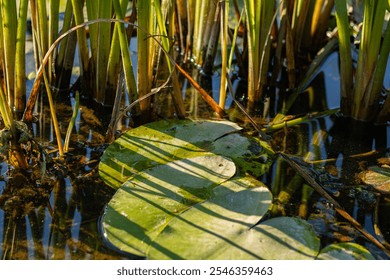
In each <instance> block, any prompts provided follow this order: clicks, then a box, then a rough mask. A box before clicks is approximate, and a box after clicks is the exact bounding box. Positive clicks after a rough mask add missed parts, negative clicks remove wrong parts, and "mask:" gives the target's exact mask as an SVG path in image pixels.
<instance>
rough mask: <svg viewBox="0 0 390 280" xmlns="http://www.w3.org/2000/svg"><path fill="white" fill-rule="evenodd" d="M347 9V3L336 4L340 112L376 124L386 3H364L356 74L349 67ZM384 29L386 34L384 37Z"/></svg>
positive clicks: (389, 36)
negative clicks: (339, 69) (338, 43)
mask: <svg viewBox="0 0 390 280" xmlns="http://www.w3.org/2000/svg"><path fill="white" fill-rule="evenodd" d="M346 5H347V3H346V1H344V0H336V11H337V12H336V15H337V26H338V29H339V34H340V36H339V40H340V56H341V60H340V68H341V81H342V84H341V91H342V98H343V100H342V101H343V102H342V104H341V110H342V112H343V113H344V115H346V116H350V117H352V118H353V119H356V120H362V121H376V120H378V118H379V116H381V115H382V114H383V111H382V112H381V110H383V109H381V106H380V102H381V100H382V99H383V97H382V96H381V89H382V86H383V79H384V74H385V71H386V66H387V63H388V57H389V50H390V32H389V28H390V27H389V24H388V22H387V23H386V25H385V13H386V10H387V9H388V8H389V3H386V1H380V0H367V1H363V5H364V16H363V22H362V28H361V33H360V43H359V50H358V60H357V65H356V72H355V70H354V69H353V67H352V58H351V56H352V54H351V51H350V49H351V47H352V46H351V43H350V41H349V40H348V38H349V37H350V35H351V31H350V24H349V20H348V19H347V9H346ZM384 25H385V28H386V31H385V33H384V34H383V32H382V28H383V27H384ZM387 99H388V98H387ZM382 101H383V100H382ZM385 102H388V101H387V100H386V101H385ZM384 108H386V106H384Z"/></svg>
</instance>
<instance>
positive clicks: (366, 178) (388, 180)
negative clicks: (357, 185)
mask: <svg viewBox="0 0 390 280" xmlns="http://www.w3.org/2000/svg"><path fill="white" fill-rule="evenodd" d="M360 177H361V179H362V181H363V182H364V183H366V184H369V185H372V186H373V187H374V188H375V189H376V190H377V191H379V192H382V193H384V194H390V169H389V168H384V167H377V166H372V167H370V168H369V170H367V171H364V172H362V173H361V174H360Z"/></svg>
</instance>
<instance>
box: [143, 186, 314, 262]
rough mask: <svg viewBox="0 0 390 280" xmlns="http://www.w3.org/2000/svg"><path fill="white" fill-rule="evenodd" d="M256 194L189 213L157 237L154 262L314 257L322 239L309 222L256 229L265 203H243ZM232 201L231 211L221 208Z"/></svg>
mask: <svg viewBox="0 0 390 280" xmlns="http://www.w3.org/2000/svg"><path fill="white" fill-rule="evenodd" d="M251 192H253V190H251V189H249V190H244V191H240V192H237V193H236V194H229V195H227V196H225V197H218V198H215V199H213V200H210V201H207V202H204V203H202V204H198V205H196V206H194V207H192V208H191V209H190V210H188V211H186V212H184V213H183V214H181V215H180V216H178V217H177V218H175V219H174V220H172V221H171V222H170V223H169V224H168V226H167V227H166V228H165V229H164V231H163V232H162V233H161V234H160V235H159V236H158V237H157V238H156V240H155V242H154V244H152V246H151V247H150V248H151V249H150V251H149V252H148V258H149V259H223V260H238V259H246V260H250V259H268V260H269V259H277V260H282V259H289V260H293V259H314V258H315V256H316V255H317V254H318V251H319V248H320V241H319V238H318V237H316V235H315V233H314V231H313V229H312V227H311V226H310V224H308V223H307V222H306V221H304V220H301V219H299V218H290V217H280V218H274V219H270V220H267V221H265V222H263V223H261V224H259V225H257V226H255V227H253V225H254V224H255V223H256V222H257V219H258V217H259V214H260V212H262V210H260V209H259V208H261V207H262V205H261V203H260V204H258V207H256V206H254V205H253V204H252V203H249V204H248V203H247V204H246V203H242V200H243V199H248V198H249V196H254V194H253V193H251ZM258 195H260V193H259V194H258ZM226 200H232V201H235V202H236V203H237V204H236V203H234V202H233V204H230V206H233V207H229V208H228V209H226V208H225V207H222V206H221V205H220V204H221V203H222V205H224V201H226ZM234 206H236V207H237V208H235V207H234ZM246 206H248V207H246ZM263 207H264V206H263Z"/></svg>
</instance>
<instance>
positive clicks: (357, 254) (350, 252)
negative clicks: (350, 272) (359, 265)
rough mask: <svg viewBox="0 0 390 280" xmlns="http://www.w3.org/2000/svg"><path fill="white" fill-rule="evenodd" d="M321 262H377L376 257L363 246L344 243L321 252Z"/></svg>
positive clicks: (328, 247) (333, 245)
mask: <svg viewBox="0 0 390 280" xmlns="http://www.w3.org/2000/svg"><path fill="white" fill-rule="evenodd" d="M317 259H319V260H375V258H374V256H373V255H371V253H370V252H369V251H368V250H367V249H366V248H364V247H363V246H361V245H359V244H356V243H352V242H343V243H337V244H332V245H329V246H327V247H325V248H324V249H322V250H321V252H320V254H319V255H318V257H317Z"/></svg>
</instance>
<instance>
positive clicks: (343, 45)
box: [335, 0, 353, 106]
mask: <svg viewBox="0 0 390 280" xmlns="http://www.w3.org/2000/svg"><path fill="white" fill-rule="evenodd" d="M335 6H336V21H337V28H338V35H339V36H338V39H339V50H340V64H341V65H340V86H341V88H340V92H341V97H342V98H343V99H345V101H346V102H347V103H349V102H352V89H353V84H352V83H353V76H352V54H351V43H350V36H351V32H350V28H349V19H348V13H347V3H346V1H345V0H336V1H335ZM346 106H349V105H346Z"/></svg>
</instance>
